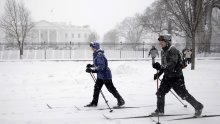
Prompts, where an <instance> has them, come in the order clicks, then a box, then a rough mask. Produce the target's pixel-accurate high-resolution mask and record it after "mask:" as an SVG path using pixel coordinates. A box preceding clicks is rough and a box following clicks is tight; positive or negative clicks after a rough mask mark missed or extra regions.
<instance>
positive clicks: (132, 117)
mask: <svg viewBox="0 0 220 124" xmlns="http://www.w3.org/2000/svg"><path fill="white" fill-rule="evenodd" d="M183 115H188V114H168V115H161V116H160V117H167V116H183ZM103 116H104V117H105V118H106V119H108V120H117V119H134V118H149V117H157V116H152V115H143V116H130V117H120V118H111V117H108V116H106V115H104V114H103Z"/></svg>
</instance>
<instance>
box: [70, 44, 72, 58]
mask: <svg viewBox="0 0 220 124" xmlns="http://www.w3.org/2000/svg"><path fill="white" fill-rule="evenodd" d="M71 51H72V45H71V41H70V59H71V58H72V57H71Z"/></svg>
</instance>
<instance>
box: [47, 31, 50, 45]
mask: <svg viewBox="0 0 220 124" xmlns="http://www.w3.org/2000/svg"><path fill="white" fill-rule="evenodd" d="M47 42H48V43H49V42H50V30H47Z"/></svg>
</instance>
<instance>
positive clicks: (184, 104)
mask: <svg viewBox="0 0 220 124" xmlns="http://www.w3.org/2000/svg"><path fill="white" fill-rule="evenodd" d="M159 80H160V79H159ZM160 81H161V80H160ZM170 92H171V93H172V94H173V95H174V96H175V97H176V98H177V99H178V101H179V102H180V103H181V104H182V105H183V107H185V108H186V107H187V105H185V104H184V103H183V102H182V101H181V100H180V99H179V98H178V97H177V96H176V94H175V93H174V92H173V91H172V90H170Z"/></svg>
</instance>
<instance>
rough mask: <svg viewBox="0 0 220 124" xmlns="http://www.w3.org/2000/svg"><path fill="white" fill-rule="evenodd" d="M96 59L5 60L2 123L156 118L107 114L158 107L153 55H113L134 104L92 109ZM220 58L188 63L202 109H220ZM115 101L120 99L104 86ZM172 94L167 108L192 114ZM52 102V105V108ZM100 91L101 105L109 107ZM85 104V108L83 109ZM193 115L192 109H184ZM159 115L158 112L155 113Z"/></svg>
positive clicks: (102, 123) (144, 121) (186, 123)
mask: <svg viewBox="0 0 220 124" xmlns="http://www.w3.org/2000/svg"><path fill="white" fill-rule="evenodd" d="M90 62H91V61H13V62H0V123H1V124H134V123H136V124H153V123H155V122H153V121H152V120H151V119H150V118H139V119H128V120H107V119H105V118H104V117H103V114H105V115H107V116H109V117H126V116H137V115H148V114H150V113H151V112H153V111H154V110H155V108H156V96H155V92H156V81H154V80H153V74H154V73H155V72H156V71H155V70H154V69H153V68H152V67H151V61H109V65H110V68H111V70H112V74H113V82H114V85H115V87H116V88H117V90H118V91H119V93H120V94H121V95H122V96H123V98H124V99H125V101H126V106H145V107H141V108H133V109H120V110H114V111H113V112H112V113H109V110H91V109H94V108H84V107H83V106H84V105H86V104H88V103H89V102H90V101H91V100H92V94H93V86H94V82H93V80H92V78H91V77H90V75H89V74H88V73H85V66H86V64H87V63H90ZM219 63H220V60H208V59H205V60H197V61H196V70H193V71H192V70H190V67H187V68H186V69H184V75H185V81H186V87H187V89H188V91H189V92H190V93H191V94H192V95H193V96H194V97H195V98H196V99H197V100H198V101H200V102H202V103H203V104H204V106H205V107H204V111H203V114H220V99H219V98H220V97H219V94H220V82H219V81H220V64H219ZM103 92H104V94H105V96H106V98H107V100H108V101H109V104H110V106H114V105H116V104H117V101H116V99H115V98H114V97H113V96H112V95H111V94H110V93H109V92H108V91H107V90H106V88H105V87H103ZM183 102H184V104H187V105H188V107H187V108H184V107H183V105H182V104H181V103H180V102H179V101H178V100H177V99H176V98H175V97H174V96H173V95H172V94H171V93H169V94H167V96H166V104H167V105H166V107H165V113H166V114H178V113H186V114H191V115H193V113H194V109H193V108H192V106H190V105H189V104H188V103H186V102H185V101H183ZM47 104H48V105H50V106H51V107H53V109H49V107H48V106H47ZM106 107H107V106H106V104H105V102H104V100H103V98H102V96H101V95H100V99H99V105H98V107H97V108H106ZM78 109H80V110H78ZM186 116H190V115H185V116H184V117H186ZM173 118H178V117H161V118H160V121H161V123H162V124H177V123H178V124H208V123H209V124H214V123H215V124H216V123H219V120H220V117H214V118H203V119H193V120H183V121H180V120H179V121H167V120H169V119H173ZM152 119H154V120H157V118H152Z"/></svg>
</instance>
